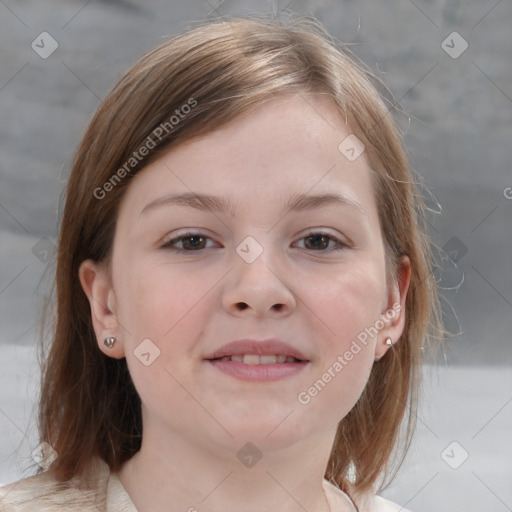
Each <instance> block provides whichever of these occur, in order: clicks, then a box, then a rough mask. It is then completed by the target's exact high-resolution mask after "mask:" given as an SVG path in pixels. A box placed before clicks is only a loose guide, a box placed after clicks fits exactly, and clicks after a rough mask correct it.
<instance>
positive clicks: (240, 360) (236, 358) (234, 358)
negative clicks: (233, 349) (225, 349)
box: [230, 356, 244, 363]
mask: <svg viewBox="0 0 512 512" xmlns="http://www.w3.org/2000/svg"><path fill="white" fill-rule="evenodd" d="M230 360H231V361H234V362H235V363H243V362H244V356H231V357H230Z"/></svg>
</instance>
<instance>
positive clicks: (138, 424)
mask: <svg viewBox="0 0 512 512" xmlns="http://www.w3.org/2000/svg"><path fill="white" fill-rule="evenodd" d="M376 87H381V85H380V82H379V81H378V80H377V79H376V78H375V77H374V76H373V75H371V73H369V72H368V71H366V70H365V68H364V67H363V66H362V65H361V64H358V63H357V62H356V60H355V58H354V57H352V56H350V54H349V53H348V52H347V51H346V50H345V49H344V48H343V47H342V46H341V45H340V44H339V43H338V42H336V41H335V40H333V38H331V37H330V36H328V35H327V34H326V33H325V31H324V29H323V28H322V27H321V25H320V24H319V23H318V22H316V21H315V20H312V19H307V18H300V19H295V20H291V21H288V22H286V23H284V22H278V21H274V20H264V19H261V20H259V19H255V18H251V19H243V18H232V19H227V20H226V19H223V20H214V21H209V22H206V23H202V24H201V25H199V26H197V27H194V28H192V29H189V30H188V31H186V32H185V33H184V34H181V35H179V36H177V37H175V38H172V39H170V40H168V41H166V42H165V43H163V44H161V45H160V46H158V47H157V48H155V49H153V50H152V51H150V52H149V53H147V54H146V55H145V56H143V57H142V58H141V59H140V60H139V61H138V62H137V63H136V64H135V65H134V66H133V67H132V68H131V69H130V70H129V71H128V72H127V73H126V74H125V75H124V76H123V77H122V78H121V80H120V81H119V82H118V83H117V84H116V85H115V87H114V88H113V90H112V91H111V92H110V93H109V94H108V95H107V97H106V98H105V100H104V101H103V102H102V104H101V105H100V107H99V108H98V110H97V112H96V114H95V115H94V117H93V119H92V121H91V123H90V125H89V127H88V128H87V130H86V132H85V134H84V136H83V139H82V141H81V143H80V145H79V147H78V149H77V152H76V155H75V158H74V162H73V166H72V171H71V175H70V178H69V183H68V186H67V196H66V204H65V208H64V213H63V217H62V223H61V228H60V237H59V246H58V259H57V271H56V287H55V290H56V294H57V295H56V310H55V318H54V327H53V340H52V343H51V346H50V349H49V352H48V354H47V357H46V361H45V364H44V367H43V375H42V386H41V400H40V410H39V430H40V436H41V441H47V442H49V443H50V444H51V445H52V446H53V448H54V449H55V450H56V451H57V453H58V458H57V460H56V461H55V462H54V463H53V465H52V466H51V470H52V471H53V473H54V474H55V478H56V479H57V480H59V481H64V480H67V479H70V478H72V477H73V476H75V475H81V474H82V472H83V471H84V470H85V468H86V467H87V466H88V464H89V462H90V461H91V460H92V458H93V457H94V456H95V455H98V456H100V457H101V458H102V459H103V460H105V461H106V462H107V463H108V465H109V466H110V469H111V470H112V471H118V470H119V469H120V467H121V466H122V464H123V463H124V462H125V461H126V460H128V459H129V458H130V457H132V456H133V455H134V454H135V453H136V452H137V451H138V450H139V449H140V446H141V439H142V419H141V403H140V398H139V396H138V394H137V392H136V390H135V388H134V386H133V383H132V380H131V377H130V374H129V372H128V368H127V364H126V360H125V359H113V358H110V357H107V356H106V355H104V354H103V353H102V352H101V351H100V350H99V348H98V345H97V340H96V336H95V332H94V330H93V326H92V321H91V313H90V307H89V303H88V300H87V297H86V295H85V293H84V292H83V290H82V288H81V285H80V281H79V278H78V269H79V266H80V264H81V263H82V262H83V261H84V260H86V259H89V258H90V259H92V260H94V261H96V262H100V261H105V262H108V261H109V258H110V254H111V250H112V245H113V238H114V233H115V225H116V218H117V210H118V206H119V203H120V200H121V198H122V197H123V194H124V192H125V190H126V187H128V186H129V184H130V179H131V178H132V177H133V176H134V175H135V174H136V173H137V172H139V171H140V170H141V169H142V168H143V167H144V166H145V165H147V164H148V163H149V162H151V161H153V160H155V159H156V158H157V157H158V156H160V155H161V154H162V153H164V152H166V151H168V150H169V149H170V148H171V147H175V146H176V145H177V144H179V143H181V142H183V141H186V140H190V139H191V138H192V137H195V136H197V135H200V134H204V133H207V132H212V131H214V130H215V129H217V128H219V127H221V126H223V125H225V124H226V123H229V122H230V121H232V120H234V119H235V118H237V117H239V116H241V115H245V114H247V113H249V112H250V111H251V110H253V109H255V108H257V107H258V106H261V105H262V104H263V103H265V102H267V101H271V100H272V99H273V98H275V97H277V96H281V95H283V94H303V93H306V92H311V93H320V94H323V95H328V96H329V97H330V98H332V101H333V102H334V104H335V105H336V108H337V109H338V110H339V114H340V116H342V117H343V118H344V119H345V120H346V121H347V123H348V126H349V127H350V129H351V131H352V132H353V133H355V134H356V135H357V137H358V138H359V139H360V140H361V141H362V142H363V143H364V144H365V146H366V156H367V158H368V162H369V164H370V167H371V169H372V176H373V179H374V186H375V194H376V198H377V203H378V212H379V219H380V223H381V229H382V234H383V241H384V245H385V250H386V272H387V278H388V283H391V281H392V280H396V278H397V275H398V273H399V271H400V257H401V256H403V255H407V256H408V257H409V259H410V262H411V268H412V271H411V278H410V286H409V292H408V296H407V300H406V307H405V314H406V325H405V329H404V333H403V335H402V337H401V340H400V342H399V343H396V345H394V346H393V347H392V349H390V350H388V351H387V353H386V354H385V356H384V357H383V358H382V359H381V360H380V361H378V362H376V363H375V364H374V365H373V368H372V371H371V375H370V377H369V381H368V383H367V385H366V387H365V389H364V391H363V394H362V396H361V397H360V399H359V401H358V402H357V404H356V406H355V407H354V408H353V409H352V410H351V411H350V412H349V413H348V414H347V415H346V416H345V417H344V418H343V419H342V420H341V421H340V423H339V426H338V431H337V435H336V438H335V442H334V445H333V448H332V452H331V455H330V459H329V463H328V465H327V468H326V473H325V477H326V478H327V479H328V480H330V481H331V482H334V483H335V484H336V485H338V486H339V487H340V488H341V489H343V490H345V491H347V492H348V491H351V492H352V491H353V492H356V493H357V492H363V491H366V490H368V489H369V488H370V487H372V486H373V484H374V483H376V482H377V481H378V479H379V477H380V476H381V475H382V474H384V473H386V471H387V470H388V469H389V467H390V465H389V463H390V461H391V460H392V459H394V458H393V457H392V455H393V453H399V454H404V453H405V452H404V451H400V452H395V451H394V449H395V448H396V447H397V446H398V445H399V444H400V443H398V441H399V439H401V437H400V436H399V435H398V433H399V430H400V425H401V423H402V420H403V419H404V418H405V422H404V424H405V426H406V435H405V438H404V439H405V442H404V446H403V448H407V447H408V445H409V443H410V439H411V435H412V430H413V425H414V419H415V413H416V403H417V391H418V375H419V368H420V364H421V359H422V347H423V345H424V344H425V343H426V342H427V341H428V340H429V339H432V338H433V337H435V333H437V332H441V330H442V329H441V315H440V307H439V299H438V295H437V290H436V283H435V280H434V278H433V274H432V270H433V265H432V261H433V260H432V248H433V244H432V242H431V241H430V239H429V237H428V236H427V229H426V219H425V206H424V204H423V203H422V200H421V196H420V194H419V192H418V189H417V185H416V184H415V182H414V180H413V179H412V171H411V169H410V167H409V163H408V160H407V158H406V155H405V153H404V150H403V147H402V141H401V137H400V134H399V132H398V130H397V128H396V126H395V123H394V121H393V119H392V116H391V112H390V111H391V110H392V109H393V105H391V106H390V108H388V107H387V106H386V104H385V102H384V101H383V100H382V99H381V97H380V95H379V93H378V92H377V89H376ZM191 99H192V100H191ZM192 103H194V107H193V108H191V109H188V110H187V112H188V113H187V115H184V116H181V117H180V120H179V122H178V123H176V124H175V125H174V124H173V126H172V127H170V126H169V119H170V118H171V116H172V115H173V114H174V113H175V112H176V110H180V109H181V108H182V106H183V105H186V104H189V105H191V104H192ZM163 123H167V124H168V126H167V131H166V132H165V137H161V140H158V141H157V144H156V145H155V147H153V148H151V149H150V150H149V151H148V152H147V154H146V155H145V156H144V157H143V158H141V159H140V160H139V159H138V158H137V161H136V162H135V161H134V160H130V159H133V158H134V152H138V150H139V149H140V148H141V147H143V146H145V145H146V146H147V145H148V143H147V141H148V137H150V136H151V137H152V140H153V139H155V137H154V134H155V130H157V129H158V128H159V127H161V126H162V125H163ZM152 134H153V135H152ZM340 142H341V141H340ZM130 161H131V164H130V165H129V166H128V167H127V162H130ZM132 164H133V165H132ZM123 168H124V169H125V171H127V172H122V171H120V169H123ZM114 175H117V177H122V179H117V178H116V180H115V183H114V182H113V181H112V180H113V176H114ZM109 180H110V183H111V184H112V183H114V184H113V186H112V187H110V186H108V187H107V188H108V193H105V194H103V193H102V194H101V195H102V197H101V198H100V199H99V198H98V195H99V194H98V190H99V189H102V190H106V189H105V187H104V185H105V183H107V182H109ZM95 191H96V193H95ZM399 458H400V457H399ZM349 475H352V476H351V477H349Z"/></svg>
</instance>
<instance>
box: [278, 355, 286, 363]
mask: <svg viewBox="0 0 512 512" xmlns="http://www.w3.org/2000/svg"><path fill="white" fill-rule="evenodd" d="M276 363H286V356H276Z"/></svg>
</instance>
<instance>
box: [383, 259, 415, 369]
mask: <svg viewBox="0 0 512 512" xmlns="http://www.w3.org/2000/svg"><path fill="white" fill-rule="evenodd" d="M397 274H398V275H397V282H396V286H394V289H393V290H390V291H389V294H388V301H387V305H386V311H384V312H382V314H381V316H382V317H384V318H385V319H386V320H387V321H386V322H385V327H384V328H383V329H382V331H381V332H380V333H379V335H378V337H377V343H376V346H375V361H378V360H379V359H381V358H382V357H383V356H384V354H385V353H386V352H387V351H388V350H390V349H391V350H393V348H394V345H395V344H396V343H399V341H400V338H401V336H402V334H403V332H404V329H405V319H406V308H405V306H406V300H407V292H408V290H409V284H410V279H411V263H410V260H409V258H408V257H407V256H402V258H401V259H400V262H399V270H398V273H397Z"/></svg>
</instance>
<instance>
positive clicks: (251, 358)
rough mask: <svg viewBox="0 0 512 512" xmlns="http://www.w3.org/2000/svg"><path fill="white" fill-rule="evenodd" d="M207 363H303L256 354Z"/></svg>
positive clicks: (283, 357)
mask: <svg viewBox="0 0 512 512" xmlns="http://www.w3.org/2000/svg"><path fill="white" fill-rule="evenodd" d="M208 361H231V362H235V363H242V364H250V365H257V364H288V363H301V362H305V361H303V360H302V359H297V358H296V357H293V356H280V355H277V354H274V355H261V356H260V355H258V354H244V355H232V356H224V357H217V358H215V359H208Z"/></svg>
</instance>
